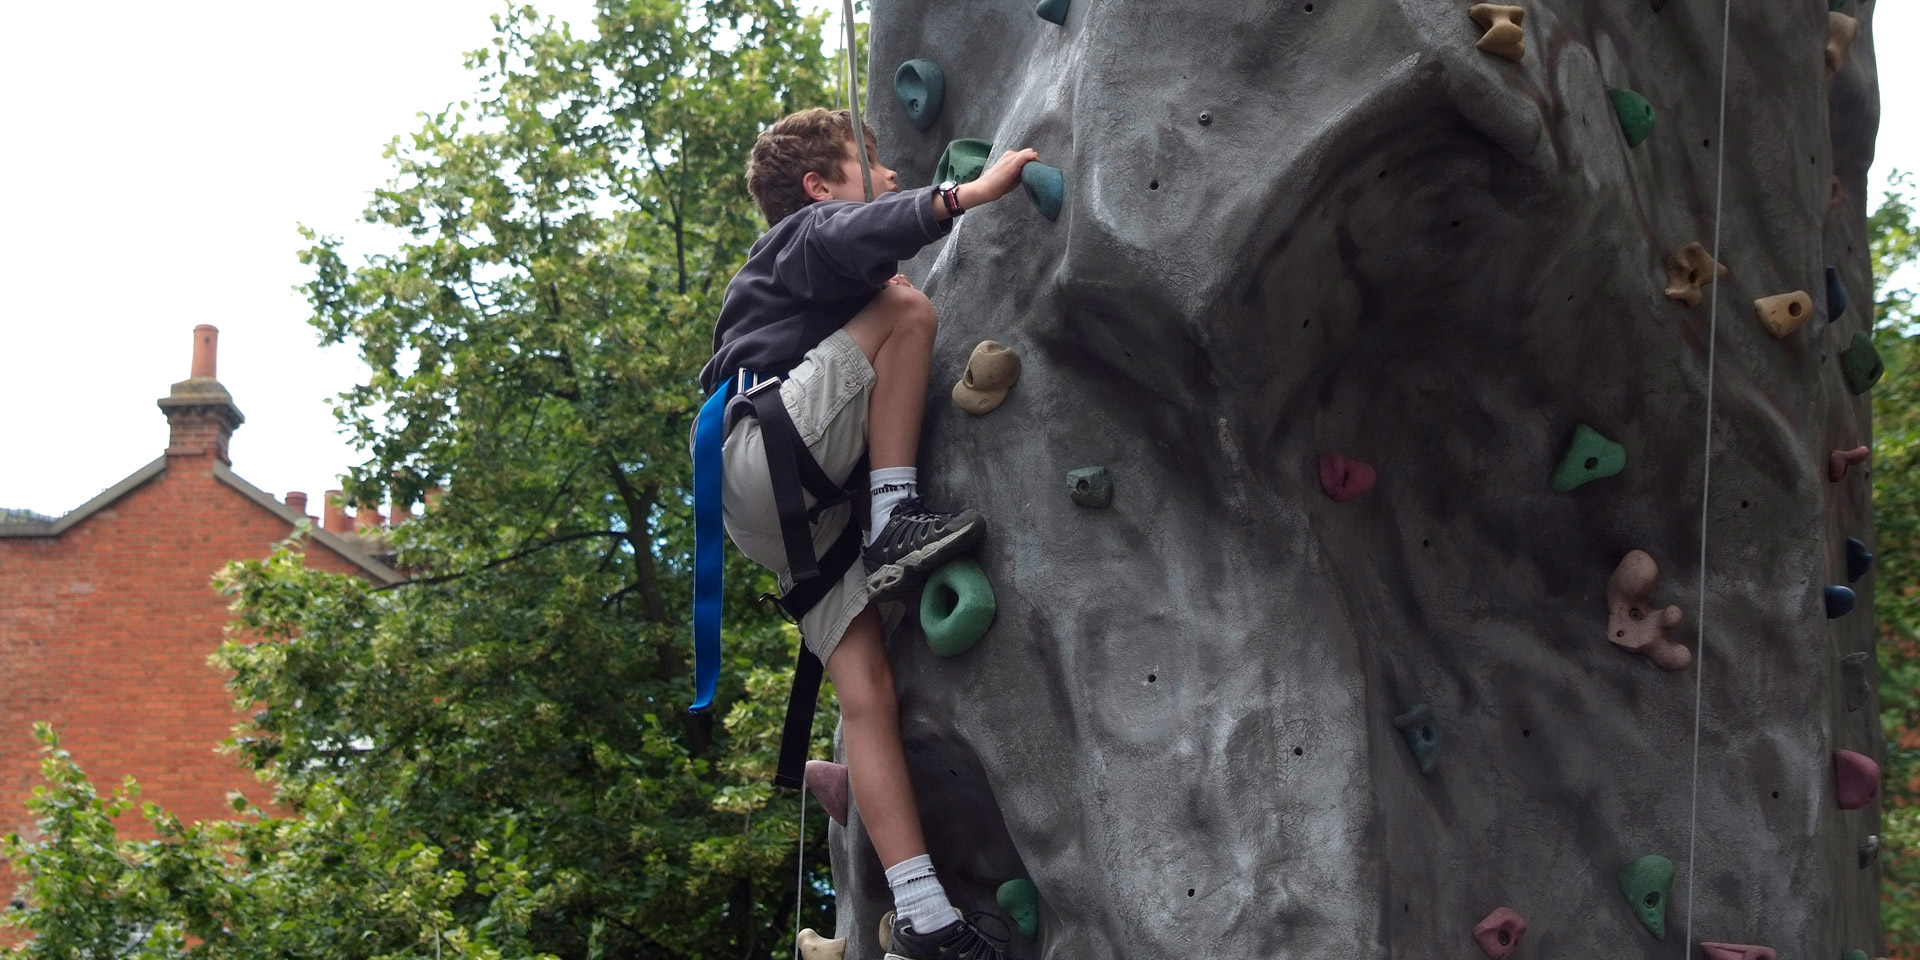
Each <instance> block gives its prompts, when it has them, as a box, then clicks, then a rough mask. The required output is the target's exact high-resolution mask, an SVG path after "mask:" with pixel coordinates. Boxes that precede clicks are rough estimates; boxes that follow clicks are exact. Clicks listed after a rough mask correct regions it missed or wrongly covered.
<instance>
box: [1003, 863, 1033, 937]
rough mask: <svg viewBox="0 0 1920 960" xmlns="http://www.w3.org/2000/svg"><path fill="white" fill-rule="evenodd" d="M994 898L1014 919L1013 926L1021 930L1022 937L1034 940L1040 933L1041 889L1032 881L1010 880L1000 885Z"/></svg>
mask: <svg viewBox="0 0 1920 960" xmlns="http://www.w3.org/2000/svg"><path fill="white" fill-rule="evenodd" d="M993 898H994V899H995V900H998V901H1000V909H1002V910H1005V911H1006V912H1007V916H1009V917H1011V918H1013V925H1014V926H1016V927H1019V928H1020V935H1021V936H1023V937H1026V938H1027V939H1028V940H1032V939H1033V938H1034V937H1035V936H1036V935H1037V934H1039V932H1040V888H1039V887H1036V886H1034V885H1033V881H1032V880H1027V879H1024V878H1022V879H1019V880H1008V881H1007V882H1006V883H1003V884H1001V885H1000V889H999V890H998V891H997V892H995V893H994V895H993Z"/></svg>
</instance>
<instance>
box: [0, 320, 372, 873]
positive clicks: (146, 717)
mask: <svg viewBox="0 0 1920 960" xmlns="http://www.w3.org/2000/svg"><path fill="white" fill-rule="evenodd" d="M217 337H218V331H216V330H215V329H214V328H213V327H211V326H207V325H201V326H199V327H196V328H195V329H194V344H193V365H192V373H191V376H190V377H189V378H188V379H186V380H184V381H181V382H179V383H176V384H174V385H173V389H172V391H171V392H170V393H169V394H168V395H167V396H165V397H163V398H161V399H160V410H161V412H162V413H164V414H165V416H166V418H167V423H168V426H169V428H170V429H169V440H168V443H167V448H166V450H165V452H163V453H162V454H161V455H160V456H159V457H157V458H155V459H154V461H153V462H151V463H149V464H147V465H146V466H144V467H141V468H140V469H139V470H136V471H134V473H133V474H132V475H131V476H129V477H127V478H126V479H124V480H122V481H120V482H119V483H117V484H115V485H113V486H112V487H111V488H109V489H107V490H106V491H104V492H102V493H101V494H100V495H99V496H97V497H94V498H93V499H92V500H89V501H87V502H86V503H84V504H82V505H80V506H79V507H77V508H75V509H74V510H73V511H72V512H70V513H68V514H66V515H65V516H62V517H59V518H51V517H44V516H39V515H36V514H32V513H29V512H27V511H24V510H0V804H3V806H0V810H3V811H4V816H0V831H6V830H19V831H21V833H22V835H24V836H32V835H33V834H34V826H33V823H32V818H31V817H30V816H29V815H28V813H27V810H26V806H25V802H24V801H25V799H26V797H27V796H28V795H29V794H30V793H31V792H32V789H33V787H34V785H35V784H36V783H38V782H39V752H38V744H37V743H35V742H34V740H33V738H32V727H33V724H34V722H36V721H42V720H44V721H47V722H49V723H52V724H53V726H54V728H55V729H56V730H57V731H58V732H59V734H60V737H61V741H62V746H63V747H65V748H66V749H68V750H69V751H70V752H71V753H72V754H73V756H74V759H75V760H76V761H77V762H78V763H79V764H80V765H81V767H83V768H84V769H85V770H86V771H87V773H88V775H89V776H90V777H91V778H92V779H93V781H94V783H95V785H96V786H97V787H100V788H101V789H102V790H105V789H107V788H110V787H112V786H115V785H117V784H118V783H119V782H120V780H121V778H122V777H125V776H127V775H132V776H133V777H135V778H136V779H138V780H139V781H140V783H141V786H142V788H143V790H144V797H145V799H149V800H152V801H154V802H156V803H158V804H160V805H161V806H163V807H165V808H167V809H169V810H171V811H173V812H174V813H176V814H178V815H179V816H180V817H181V818H182V819H187V820H201V819H213V818H219V817H224V816H230V815H231V813H232V811H231V808H229V807H228V806H227V805H226V795H227V793H228V791H230V790H241V791H243V792H244V793H246V795H247V796H248V797H250V798H251V799H253V800H254V801H255V802H264V801H265V800H266V799H267V796H268V791H267V788H266V786H265V785H263V784H260V783H258V782H256V781H255V780H254V779H253V777H252V775H251V774H249V773H247V772H246V771H245V770H243V769H241V767H240V766H239V765H238V764H237V763H236V762H235V760H234V759H233V758H230V757H225V756H222V755H220V754H218V753H216V752H215V745H216V744H217V743H218V742H219V741H220V740H221V739H222V738H224V737H226V736H228V735H230V733H231V732H232V729H233V726H234V724H235V723H236V722H238V720H239V719H240V715H239V714H238V713H237V712H236V711H235V710H234V709H233V707H232V704H231V702H230V700H229V698H228V694H227V690H226V687H225V680H226V677H225V676H223V675H222V674H221V673H220V672H219V671H217V670H216V669H215V668H214V667H212V666H211V665H209V664H208V662H207V657H208V655H209V654H211V653H213V652H214V650H215V648H217V647H218V646H219V645H220V642H221V640H222V639H223V631H224V628H225V626H226V624H227V622H228V621H229V619H230V618H231V617H230V614H229V612H228V610H227V605H228V603H229V600H230V598H228V597H225V596H222V595H221V594H220V593H218V592H217V591H216V590H215V589H214V587H213V585H212V582H211V578H212V576H213V574H214V573H215V571H217V570H219V569H220V567H221V566H222V565H224V564H226V563H227V562H228V561H230V560H238V559H247V558H260V557H264V556H266V555H267V554H268V553H269V552H270V551H271V550H272V548H273V545H274V544H275V543H276V542H278V541H280V540H283V539H285V538H286V537H287V536H288V534H289V533H291V532H292V529H293V525H294V524H295V523H296V522H297V521H299V520H300V519H301V518H302V517H305V516H306V501H307V497H306V495H305V494H303V493H289V494H287V498H286V502H284V503H283V502H281V501H279V500H277V499H275V498H274V497H273V495H271V494H269V493H266V492H265V491H263V490H261V489H259V488H258V487H255V486H254V485H253V484H250V483H248V482H247V481H245V480H243V479H241V478H240V476H239V475H238V474H236V473H234V471H233V467H232V462H231V460H230V459H229V458H228V456H227V445H228V441H229V439H230V438H231V437H232V436H233V431H234V428H236V427H238V426H240V424H241V423H242V422H243V419H244V418H243V417H242V416H241V415H240V410H239V408H238V407H237V406H235V405H234V402H233V398H232V397H231V396H230V395H228V393H227V391H226V388H224V387H222V386H221V385H220V382H219V380H217V379H215V376H214V367H215V349H216V345H217ZM326 513H327V522H326V524H325V527H326V529H316V530H315V531H314V534H313V537H312V539H311V540H310V541H309V542H308V545H307V549H306V552H307V563H308V564H309V565H311V566H313V567H315V568H319V569H324V570H330V571H334V572H339V573H354V574H359V575H361V576H364V577H367V578H369V579H372V580H375V581H379V582H383V583H389V582H393V581H395V580H397V579H399V574H397V573H396V572H395V571H394V570H393V569H391V568H390V567H388V566H387V565H386V564H385V563H384V562H382V560H383V558H381V557H380V556H379V555H378V554H379V552H380V551H379V550H378V545H379V543H380V541H379V540H378V539H375V538H368V537H364V536H360V535H356V534H354V533H353V524H352V520H351V519H350V518H349V517H347V515H346V512H345V510H344V509H341V508H339V507H337V506H328V507H327V509H326ZM362 514H363V515H366V516H369V517H377V516H378V514H377V513H373V512H370V511H365V510H363V511H362ZM375 522H376V523H377V522H378V521H375ZM125 826H126V828H127V829H128V830H129V832H135V831H138V832H140V833H144V831H145V824H144V823H141V822H139V821H138V819H137V818H129V822H127V823H126V824H125ZM6 887H7V890H6V891H5V892H10V891H11V889H12V884H11V883H8V884H6Z"/></svg>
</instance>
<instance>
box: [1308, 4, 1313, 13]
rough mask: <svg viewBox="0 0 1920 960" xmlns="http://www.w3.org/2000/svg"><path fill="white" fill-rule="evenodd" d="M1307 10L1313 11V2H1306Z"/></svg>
mask: <svg viewBox="0 0 1920 960" xmlns="http://www.w3.org/2000/svg"><path fill="white" fill-rule="evenodd" d="M1307 12H1308V13H1312V12H1313V4H1311V3H1309V4H1307Z"/></svg>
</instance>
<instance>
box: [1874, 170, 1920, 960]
mask: <svg viewBox="0 0 1920 960" xmlns="http://www.w3.org/2000/svg"><path fill="white" fill-rule="evenodd" d="M1891 179H1892V186H1893V189H1891V190H1889V191H1887V193H1886V194H1885V196H1884V197H1883V198H1882V201H1881V203H1880V206H1879V207H1878V208H1877V209H1876V210H1875V211H1874V213H1873V215H1872V216H1871V217H1870V218H1869V219H1868V221H1867V226H1868V236H1869V238H1870V241H1871V244H1872V256H1873V280H1874V298H1873V339H1874V346H1875V347H1876V348H1878V349H1879V351H1880V355H1881V357H1882V359H1883V360H1884V362H1885V364H1886V370H1887V372H1886V375H1885V376H1884V377H1883V378H1882V379H1881V381H1880V383H1879V384H1878V385H1877V386H1875V387H1874V390H1873V431H1874V438H1873V448H1874V449H1873V502H1874V511H1873V513H1874V537H1875V541H1876V547H1875V552H1876V553H1877V555H1878V556H1877V559H1876V560H1875V566H1876V574H1875V580H1874V606H1875V609H1876V611H1877V613H1878V615H1879V622H1880V637H1879V665H1880V718H1881V723H1882V724H1883V726H1884V728H1885V730H1886V734H1887V741H1888V748H1887V769H1886V785H1885V797H1884V803H1883V813H1882V816H1883V821H1884V822H1883V824H1882V830H1883V831H1884V837H1883V843H1882V851H1883V852H1882V855H1881V864H1882V867H1883V868H1884V878H1885V889H1884V895H1883V897H1882V911H1881V916H1882V920H1883V922H1884V924H1885V927H1886V933H1887V941H1888V947H1889V950H1890V951H1891V952H1892V953H1893V955H1895V956H1900V957H1905V958H1909V960H1911V958H1915V957H1920V857H1916V854H1920V645H1916V642H1917V641H1920V338H1916V337H1915V334H1916V333H1920V325H1916V322H1915V317H1914V291H1913V290H1912V289H1911V288H1909V287H1907V286H1905V285H1904V284H1901V283H1896V281H1898V280H1901V279H1902V271H1903V270H1905V269H1906V268H1908V267H1910V266H1912V265H1913V264H1914V262H1915V260H1916V259H1920V243H1916V239H1917V238H1916V234H1915V232H1914V224H1913V208H1912V206H1911V205H1909V204H1908V202H1907V199H1906V194H1907V193H1908V192H1909V191H1910V189H1911V185H1912V179H1911V176H1910V175H1906V174H1900V173H1895V174H1894V175H1893V177H1892V178H1891Z"/></svg>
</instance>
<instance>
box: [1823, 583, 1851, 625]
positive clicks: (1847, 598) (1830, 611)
mask: <svg viewBox="0 0 1920 960" xmlns="http://www.w3.org/2000/svg"><path fill="white" fill-rule="evenodd" d="M1852 612H1853V591H1852V590H1849V589H1847V588H1846V587H1842V586H1838V585H1835V586H1831V587H1828V588H1827V619H1828V620H1838V619H1840V618H1841V617H1844V616H1846V615H1847V614H1849V613H1852Z"/></svg>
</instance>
